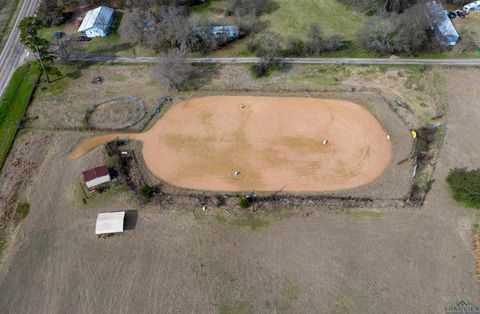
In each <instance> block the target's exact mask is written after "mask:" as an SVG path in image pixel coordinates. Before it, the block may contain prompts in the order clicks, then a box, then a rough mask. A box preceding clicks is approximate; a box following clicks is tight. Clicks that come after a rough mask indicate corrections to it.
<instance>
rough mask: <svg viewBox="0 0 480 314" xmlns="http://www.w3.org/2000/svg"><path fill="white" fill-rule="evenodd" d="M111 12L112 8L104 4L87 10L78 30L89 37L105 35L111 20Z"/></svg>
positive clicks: (112, 15) (112, 16)
mask: <svg viewBox="0 0 480 314" xmlns="http://www.w3.org/2000/svg"><path fill="white" fill-rule="evenodd" d="M113 13H114V11H113V9H111V8H109V7H105V6H101V7H98V8H96V9H94V10H90V11H88V12H87V14H86V15H85V18H84V19H83V21H82V24H81V25H80V28H79V29H78V32H79V33H85V36H87V37H89V38H92V37H105V36H107V35H108V32H109V30H110V26H111V25H112V22H113V18H114V14H113Z"/></svg>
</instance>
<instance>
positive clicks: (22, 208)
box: [17, 203, 30, 219]
mask: <svg viewBox="0 0 480 314" xmlns="http://www.w3.org/2000/svg"><path fill="white" fill-rule="evenodd" d="M29 212H30V204H29V203H20V204H18V207H17V215H18V216H19V217H20V218H21V219H24V218H25V217H27V215H28V213H29Z"/></svg>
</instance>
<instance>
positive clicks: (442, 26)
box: [427, 1, 460, 46]
mask: <svg viewBox="0 0 480 314" xmlns="http://www.w3.org/2000/svg"><path fill="white" fill-rule="evenodd" d="M427 5H428V8H429V9H430V14H431V15H432V16H433V19H432V27H433V28H434V30H435V32H436V33H437V35H438V36H439V38H440V40H441V41H443V42H444V43H445V44H446V45H447V46H454V45H455V44H456V43H457V41H458V39H459V38H460V35H458V33H457V30H456V29H455V26H453V23H452V21H451V20H450V18H449V17H448V11H447V10H445V9H444V8H443V7H442V5H441V4H440V3H438V2H437V1H430V2H428V3H427Z"/></svg>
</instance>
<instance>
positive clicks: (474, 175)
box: [446, 168, 480, 209]
mask: <svg viewBox="0 0 480 314" xmlns="http://www.w3.org/2000/svg"><path fill="white" fill-rule="evenodd" d="M446 180H447V183H448V186H449V188H450V191H451V192H452V195H453V198H454V199H455V200H456V201H457V202H460V203H462V204H463V205H464V206H466V207H473V208H478V209H480V169H476V170H467V169H457V168H455V169H452V170H450V172H449V173H448V176H447V178H446Z"/></svg>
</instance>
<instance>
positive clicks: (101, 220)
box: [95, 211, 125, 234]
mask: <svg viewBox="0 0 480 314" xmlns="http://www.w3.org/2000/svg"><path fill="white" fill-rule="evenodd" d="M124 219H125V212H124V211H123V212H114V213H101V214H98V216H97V224H96V226H95V234H106V233H117V232H123V222H124Z"/></svg>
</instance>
